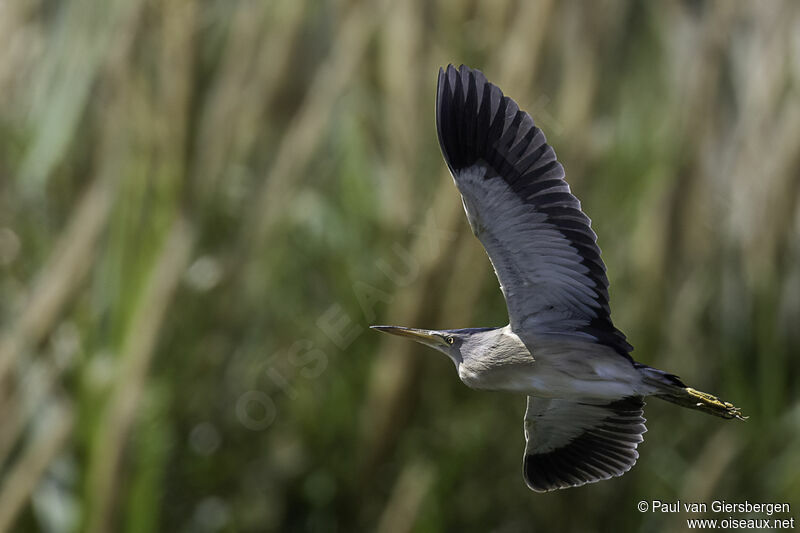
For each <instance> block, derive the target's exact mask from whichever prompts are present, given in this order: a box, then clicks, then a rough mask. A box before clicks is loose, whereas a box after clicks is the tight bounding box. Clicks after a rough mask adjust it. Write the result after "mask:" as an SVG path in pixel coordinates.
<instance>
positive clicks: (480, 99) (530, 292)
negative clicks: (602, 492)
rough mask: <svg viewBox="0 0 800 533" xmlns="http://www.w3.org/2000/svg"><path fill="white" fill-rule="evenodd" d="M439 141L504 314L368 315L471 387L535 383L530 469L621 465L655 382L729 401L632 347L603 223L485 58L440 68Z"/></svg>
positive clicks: (674, 398) (556, 483) (663, 392)
mask: <svg viewBox="0 0 800 533" xmlns="http://www.w3.org/2000/svg"><path fill="white" fill-rule="evenodd" d="M436 125H437V130H438V135H439V144H440V147H441V150H442V154H443V155H444V159H445V161H446V163H447V166H448V167H449V169H450V173H451V174H452V176H453V180H454V181H455V185H456V187H457V188H458V191H459V192H460V193H461V199H462V203H463V206H464V210H465V211H466V214H467V220H468V222H469V225H470V227H471V228H472V231H473V233H474V234H475V235H476V236H477V238H478V239H479V240H480V242H481V243H482V244H483V247H484V248H485V249H486V252H487V254H488V256H489V259H490V261H491V263H492V265H493V267H494V270H495V273H496V275H497V278H498V280H499V281H500V286H501V290H502V291H503V295H504V296H505V301H506V306H507V309H508V316H509V324H508V325H507V326H505V327H493V328H473V329H454V330H429V329H415V328H407V327H400V326H372V327H373V328H374V329H377V330H380V331H383V332H386V333H391V334H394V335H399V336H403V337H407V338H409V339H412V340H414V341H417V342H419V343H422V344H424V345H427V346H429V347H431V348H434V349H436V350H438V351H440V352H443V353H444V354H445V355H447V356H448V357H449V358H450V359H451V360H452V361H453V363H454V364H455V367H456V370H457V371H458V376H459V378H460V379H461V381H463V382H464V383H465V384H466V385H467V386H468V387H471V388H473V389H482V390H495V391H511V392H516V393H521V394H525V395H526V396H527V409H526V412H525V421H524V433H525V439H526V446H525V452H524V459H523V476H524V478H525V481H526V483H527V485H528V487H530V488H531V489H532V490H534V491H537V492H544V491H550V490H555V489H562V488H568V487H574V486H579V485H584V484H586V483H593V482H596V481H600V480H604V479H610V478H611V477H613V476H621V475H622V474H624V473H625V472H627V471H628V470H630V468H631V467H632V466H633V465H634V463H635V462H636V460H637V459H638V457H639V453H638V451H637V446H638V444H639V443H640V442H642V440H643V438H642V434H643V433H644V432H645V431H647V429H646V428H645V418H644V417H643V408H644V405H645V402H644V399H645V397H648V396H655V397H657V398H661V399H664V400H667V401H670V402H673V403H676V404H678V405H681V406H683V407H689V408H692V409H698V410H700V411H704V412H706V413H709V414H712V415H716V416H719V417H722V418H738V419H744V418H745V417H743V416H742V414H741V411H740V410H739V409H738V408H736V407H734V406H733V404H731V403H728V402H724V401H722V400H720V399H718V398H717V397H716V396H713V395H711V394H707V393H704V392H700V391H697V390H695V389H692V388H690V387H687V386H686V385H685V384H684V383H683V382H682V381H681V379H680V378H678V376H676V375H674V374H670V373H668V372H664V371H663V370H658V369H656V368H653V367H650V366H648V365H645V364H642V363H639V362H637V361H635V360H634V359H633V358H632V357H631V355H630V352H631V351H632V350H633V347H632V346H631V345H630V344H629V343H628V342H627V340H626V338H625V335H624V334H623V333H622V332H621V331H620V330H618V329H617V328H616V327H614V324H613V322H612V321H611V316H610V308H609V296H608V278H607V276H606V268H605V265H604V264H603V261H602V260H601V258H600V249H599V248H598V246H597V244H596V240H597V237H596V235H595V233H594V231H593V230H592V228H591V221H590V220H589V218H588V217H587V216H586V215H585V214H584V213H583V211H582V210H581V206H580V202H579V201H578V199H577V198H576V197H575V196H574V195H573V194H572V193H571V192H570V188H569V185H568V184H567V182H566V181H565V175H564V169H563V167H562V166H561V164H560V163H559V162H558V160H557V159H556V154H555V152H554V151H553V148H552V147H550V146H549V145H548V144H547V143H546V140H545V136H544V134H543V133H542V131H541V130H540V129H539V128H538V127H536V126H535V125H534V122H533V119H532V118H531V117H530V115H529V114H528V113H526V112H525V111H522V110H521V109H520V108H519V106H518V105H517V104H516V103H515V102H514V100H512V99H511V98H509V97H508V96H504V95H503V92H502V91H501V90H500V89H499V88H498V87H497V86H495V85H493V84H491V83H489V82H488V81H487V80H486V77H485V76H484V75H483V73H481V72H480V71H478V70H475V69H470V68H468V67H466V66H463V65H462V66H461V67H460V68H458V69H456V68H455V67H453V66H452V65H449V66H448V67H447V69H439V82H438V88H437V94H436Z"/></svg>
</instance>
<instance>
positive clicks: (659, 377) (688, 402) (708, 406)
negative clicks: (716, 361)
mask: <svg viewBox="0 0 800 533" xmlns="http://www.w3.org/2000/svg"><path fill="white" fill-rule="evenodd" d="M637 366H638V368H639V371H640V372H641V373H642V375H643V376H644V378H645V382H646V383H648V384H650V385H653V386H655V387H656V390H657V392H656V393H655V394H653V396H655V397H656V398H660V399H662V400H666V401H668V402H671V403H674V404H677V405H680V406H681V407H688V408H689V409H697V410H698V411H703V412H704V413H708V414H710V415H714V416H718V417H720V418H738V419H739V420H746V419H747V417H746V416H744V415H743V414H742V410H741V409H739V408H738V407H736V406H734V405H733V404H732V403H730V402H726V401H723V400H720V399H719V398H717V397H716V396H714V395H713V394H709V393H707V392H701V391H699V390H696V389H693V388H691V387H687V386H686V385H685V384H684V383H683V382H682V381H681V380H680V378H679V377H678V376H676V375H674V374H669V373H667V372H664V371H663V370H659V369H657V368H653V367H650V366H647V365H637Z"/></svg>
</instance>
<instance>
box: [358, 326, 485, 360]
mask: <svg viewBox="0 0 800 533" xmlns="http://www.w3.org/2000/svg"><path fill="white" fill-rule="evenodd" d="M370 327H371V328H372V329H377V330H378V331H383V332H384V333H391V334H392V335H397V336H398V337H405V338H407V339H411V340H413V341H416V342H418V343H420V344H424V345H425V346H430V347H431V348H433V349H434V350H439V351H440V352H442V353H443V354H445V355H447V356H448V357H449V358H450V359H451V360H452V361H453V363H455V364H456V367H458V364H459V363H461V361H462V356H461V350H462V348H464V347H465V346H466V344H467V343H468V341H469V339H470V338H471V336H472V332H473V331H478V330H452V329H449V330H435V329H416V328H405V327H403V326H370ZM481 329H483V328H481ZM487 329H488V328H487Z"/></svg>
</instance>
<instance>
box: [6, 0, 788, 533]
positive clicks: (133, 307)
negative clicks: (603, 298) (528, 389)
mask: <svg viewBox="0 0 800 533" xmlns="http://www.w3.org/2000/svg"><path fill="white" fill-rule="evenodd" d="M798 34H800V5H798V4H797V3H795V2H791V1H790V0H783V1H781V0H774V1H771V2H758V3H756V2H746V1H744V0H740V1H739V0H737V1H732V2H723V1H719V2H689V1H669V2H658V3H656V2H643V1H631V2H628V1H623V0H603V1H598V2H577V1H570V2H558V3H556V2H553V1H551V0H547V1H537V2H528V1H519V0H499V1H493V2H473V1H463V0H437V1H434V2H426V1H423V0H410V1H407V2H389V1H387V0H347V1H345V0H338V1H332V0H318V1H303V0H273V1H270V2H251V1H239V2H221V1H210V0H205V1H196V0H171V1H169V2H152V1H142V0H125V1H123V0H72V1H70V2H45V1H42V0H5V1H0V94H2V95H3V98H2V100H0V384H1V385H0V416H1V417H2V418H1V419H2V420H3V423H2V424H1V425H0V426H1V427H0V531H2V530H15V531H43V532H53V533H61V532H72V531H88V532H91V533H97V532H102V531H120V532H130V533H138V532H149V531H155V530H161V531H186V532H188V531H361V530H364V531H372V530H378V531H381V532H384V533H392V532H404V531H426V532H427V531H444V530H447V531H500V532H516V531H532V530H535V531H611V530H613V531H659V530H684V529H685V521H684V520H685V519H686V518H690V517H691V515H688V514H686V513H680V514H653V513H640V512H638V511H637V509H636V505H637V503H638V502H639V501H640V500H647V501H649V500H653V499H660V500H663V501H669V502H672V501H675V500H677V499H680V500H681V501H684V502H707V503H709V504H710V502H711V501H713V500H727V501H729V502H739V501H744V500H749V501H750V502H788V503H790V504H791V505H792V513H794V516H796V517H797V516H798V515H797V513H798V512H799V511H800V476H798V475H797V472H798V471H800V403H799V402H798V392H799V390H798V380H797V376H798V375H800V358H799V357H798V355H800V328H799V327H798V325H800V150H798V146H800V48H799V47H798V43H800V41H798ZM449 62H452V63H456V64H459V63H462V62H463V63H467V64H469V65H471V66H473V67H475V68H480V69H482V70H483V71H484V72H485V73H486V74H487V76H488V77H489V79H491V80H493V81H494V82H496V83H497V84H498V85H500V86H501V87H502V88H503V89H504V90H505V91H506V92H507V93H508V94H509V95H511V96H512V97H514V98H515V100H517V101H518V102H519V103H520V105H521V106H522V107H523V108H525V109H527V110H528V111H530V112H531V114H532V115H533V117H534V119H535V120H536V121H537V123H538V124H539V125H540V126H541V127H542V128H543V129H544V131H545V133H546V134H547V136H548V139H549V141H550V143H551V144H552V145H553V146H554V147H555V149H556V152H557V153H558V155H559V158H560V160H561V161H562V163H563V164H564V166H565V167H566V169H567V176H568V179H569V181H570V183H571V185H572V188H573V190H574V191H575V192H576V194H577V195H578V196H579V197H580V198H581V200H582V203H583V207H584V209H585V210H586V212H587V213H588V214H589V216H591V217H592V218H593V220H594V228H595V230H596V231H597V233H598V235H599V244H600V246H601V247H602V248H603V251H604V255H603V257H604V259H605V262H606V264H607V266H608V268H609V277H610V280H611V290H612V309H613V312H614V320H615V323H616V325H617V326H618V327H620V328H621V329H622V330H623V331H625V332H626V333H627V335H628V337H629V340H630V341H631V342H632V344H634V346H635V347H636V351H635V352H634V356H635V357H636V358H637V359H639V360H641V361H642V362H645V363H648V364H652V365H654V366H657V367H661V368H665V369H668V370H670V371H673V372H675V373H677V374H679V375H680V376H681V377H683V378H684V379H685V380H686V381H687V382H688V383H690V384H692V385H693V386H696V387H698V388H700V389H702V390H706V391H709V392H712V393H715V394H718V395H719V396H720V397H722V398H724V399H726V400H729V401H732V402H734V403H735V404H736V405H737V406H740V407H742V409H743V410H744V411H745V413H746V414H748V415H750V417H751V418H750V420H749V421H748V422H747V423H738V422H726V421H722V420H717V419H713V418H711V417H708V416H705V415H703V414H701V413H696V412H690V411H686V410H680V409H677V408H674V406H670V405H668V404H665V403H661V402H657V401H652V402H650V404H649V405H648V409H647V412H646V414H647V417H648V419H649V428H650V431H649V433H647V434H646V439H645V442H644V443H643V445H642V446H641V447H640V451H641V452H642V456H641V459H640V461H639V463H638V465H637V466H636V467H634V469H633V470H632V471H631V472H630V473H628V474H627V475H625V476H624V477H622V478H619V479H614V480H611V481H607V482H603V483H599V484H595V485H592V486H588V487H582V488H578V489H573V490H568V491H561V492H558V493H552V494H544V495H541V494H535V493H532V492H530V491H529V490H528V489H527V488H526V487H525V485H524V483H523V480H522V477H521V457H522V451H523V447H524V440H523V433H522V416H523V412H524V408H525V402H524V400H523V398H521V397H515V396H511V395H505V394H499V393H496V394H492V393H480V392H475V391H471V390H469V389H467V388H466V387H465V386H463V385H462V384H461V383H460V382H459V381H458V379H457V377H456V376H455V374H454V372H453V368H452V364H451V363H449V362H448V361H447V360H446V359H445V358H444V357H442V356H440V355H439V354H436V353H435V352H433V351H429V350H428V351H426V350H424V349H422V348H420V347H418V346H416V345H414V344H413V343H404V342H402V340H400V339H394V338H390V337H388V336H385V335H379V334H377V333H374V332H372V331H370V330H368V329H367V328H366V326H367V325H368V324H372V323H392V324H402V325H408V326H428V327H434V328H450V327H453V328H454V327H468V326H485V325H501V324H505V321H506V314H505V307H504V303H503V300H502V297H501V294H500V292H499V291H498V290H497V281H496V279H495V278H494V277H493V274H492V271H491V267H490V265H489V263H488V261H487V260H486V258H485V254H484V252H483V250H482V248H481V247H480V244H479V243H478V241H477V240H476V239H474V238H473V237H472V235H471V233H470V232H469V230H468V226H467V223H466V220H465V218H464V214H463V211H462V208H461V205H460V200H459V197H458V194H457V192H456V190H455V188H454V186H453V184H452V181H451V179H450V178H449V177H448V175H447V174H446V171H445V166H444V163H443V161H442V160H441V157H440V154H439V150H438V144H437V140H436V132H435V127H434V118H433V103H434V96H435V84H436V76H437V70H438V67H439V66H441V65H446V64H447V63H449ZM706 516H708V517H710V518H720V519H721V518H726V517H727V515H726V516H718V515H713V514H712V513H709V514H707V515H706ZM734 517H735V518H745V517H746V515H734ZM775 517H776V518H788V516H784V515H780V516H777V515H776V516H775ZM755 518H766V517H765V516H762V515H759V516H756V517H755Z"/></svg>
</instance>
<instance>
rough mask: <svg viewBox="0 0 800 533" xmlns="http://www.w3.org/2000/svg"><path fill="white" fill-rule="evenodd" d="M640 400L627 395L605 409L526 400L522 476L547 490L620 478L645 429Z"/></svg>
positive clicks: (632, 459) (539, 489) (534, 487)
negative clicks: (615, 477) (525, 443)
mask: <svg viewBox="0 0 800 533" xmlns="http://www.w3.org/2000/svg"><path fill="white" fill-rule="evenodd" d="M643 407H644V400H643V399H642V397H641V396H632V397H628V398H624V399H622V400H617V401H615V402H612V403H609V404H605V405H594V404H587V403H579V402H575V401H570V400H560V399H546V398H533V397H531V396H528V409H527V411H526V412H525V440H526V441H527V445H526V446H525V458H524V461H523V476H524V477H525V482H526V483H527V484H528V487H530V488H531V489H532V490H535V491H537V492H546V491H549V490H555V489H564V488H568V487H577V486H579V485H584V484H586V483H594V482H595V481H601V480H603V479H609V478H611V477H612V476H621V475H622V474H624V473H625V472H627V471H628V470H630V469H631V467H632V466H633V465H634V464H635V463H636V459H638V458H639V452H638V451H636V447H637V446H638V445H639V443H640V442H642V440H644V439H643V437H642V434H643V433H644V432H645V431H647V428H646V427H645V425H644V423H645V419H644V417H643V416H642V414H643Z"/></svg>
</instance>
